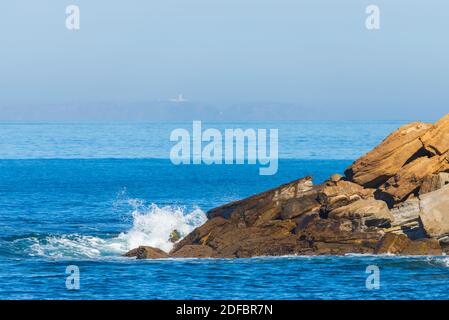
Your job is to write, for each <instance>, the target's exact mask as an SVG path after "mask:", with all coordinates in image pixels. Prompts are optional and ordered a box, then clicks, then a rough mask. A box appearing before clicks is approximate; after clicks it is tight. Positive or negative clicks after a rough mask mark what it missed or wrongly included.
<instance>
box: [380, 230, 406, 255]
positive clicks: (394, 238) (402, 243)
mask: <svg viewBox="0 0 449 320" xmlns="http://www.w3.org/2000/svg"><path fill="white" fill-rule="evenodd" d="M410 242H411V240H410V239H409V238H408V237H407V236H406V235H404V234H394V233H387V234H385V235H384V236H383V237H382V239H381V240H380V241H379V243H378V244H377V247H376V251H375V253H376V254H399V253H401V252H402V251H403V250H404V249H405V248H407V247H408V246H409V244H410Z"/></svg>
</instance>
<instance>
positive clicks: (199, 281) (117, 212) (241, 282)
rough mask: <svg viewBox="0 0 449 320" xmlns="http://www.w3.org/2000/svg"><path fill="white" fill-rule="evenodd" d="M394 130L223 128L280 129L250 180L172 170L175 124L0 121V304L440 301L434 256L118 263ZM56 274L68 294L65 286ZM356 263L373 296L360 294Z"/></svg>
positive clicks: (208, 170) (385, 125)
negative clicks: (76, 275)
mask: <svg viewBox="0 0 449 320" xmlns="http://www.w3.org/2000/svg"><path fill="white" fill-rule="evenodd" d="M400 124H401V123H400V122H367V123H354V122H338V123H325V122H316V123H314V122H307V123H294V122H292V123H274V122H271V123H257V124H256V125H255V124H254V123H242V124H235V123H234V124H233V126H234V127H254V126H255V127H256V128H279V130H280V133H279V134H280V139H281V140H280V154H281V158H282V159H281V160H280V164H279V171H278V173H277V174H276V175H275V176H259V175H258V167H257V166H249V165H239V166H224V165H223V166H205V165H199V166H174V165H172V164H171V162H170V161H169V160H167V159H166V158H167V154H168V153H169V148H170V143H169V141H168V135H169V132H170V130H171V128H175V127H187V126H188V125H189V124H186V123H169V124H115V125H114V124H55V123H53V124H36V123H32V124H30V123H28V124H24V123H1V124H0V134H1V136H2V137H7V139H2V141H1V142H0V230H1V233H0V298H3V299H11V298H12V299H22V298H26V299H49V298H56V299H99V298H104V299H116V298H124V299H149V298H152V299H183V298H192V299H196V298H202V299H250V298H251V299H302V298H307V299H313V298H317V299H328V298H337V299H347V298H349V299H377V298H394V299H404V298H416V299H418V298H419V299H422V298H424V299H426V298H436V299H443V298H447V292H448V289H449V285H448V283H449V282H448V277H449V268H448V260H447V258H445V257H433V258H429V257H414V258H404V257H402V258H399V257H370V256H364V257H362V256H347V257H280V258H253V259H240V260H239V259H230V260H227V259H205V260H195V259H177V260H174V259H172V260H163V261H162V260H158V261H136V260H133V259H128V258H123V257H121V254H123V253H124V252H126V251H127V250H129V249H131V248H134V247H135V246H137V245H140V244H147V245H152V246H157V247H160V248H162V249H164V250H169V249H170V247H171V245H172V244H171V243H170V242H169V241H168V236H169V233H170V232H171V230H173V229H174V228H176V229H178V230H179V231H181V233H182V234H184V235H185V234H187V233H188V232H190V231H191V230H192V229H193V228H195V227H196V226H198V225H200V224H202V223H203V222H204V220H205V214H204V212H205V211H207V210H208V209H210V208H212V207H214V206H217V205H220V204H223V203H226V202H228V201H232V200H235V199H239V198H243V197H246V196H249V195H251V194H254V193H256V192H260V191H263V190H266V189H268V188H271V187H275V186H277V185H279V184H281V183H285V182H287V181H290V180H294V179H297V178H299V177H302V176H305V175H313V176H314V180H315V182H317V183H318V182H321V181H323V180H324V179H325V178H327V177H328V176H329V175H330V174H332V173H335V172H342V171H343V170H344V169H345V168H346V167H347V166H348V165H349V164H350V163H351V161H352V159H354V158H356V157H358V156H360V155H361V154H362V153H364V152H366V151H367V150H369V149H370V148H372V147H373V146H374V145H376V144H377V143H378V142H380V141H381V140H382V139H383V138H384V137H385V135H386V134H388V133H389V132H390V131H391V130H393V129H394V128H396V127H398V126H399V125H400ZM210 126H212V124H211V125H210ZM214 126H216V127H220V126H221V127H220V128H225V127H228V126H227V125H226V124H220V125H218V124H216V125H214ZM68 265H76V266H78V267H79V268H80V272H81V277H80V290H75V291H69V290H67V289H66V286H65V281H66V276H67V275H66V274H65V270H66V267H67V266H68ZM369 265H376V266H378V267H379V268H380V289H379V290H368V289H367V288H366V286H365V281H366V279H367V277H368V276H369V274H367V273H366V272H365V271H366V268H367V266H369Z"/></svg>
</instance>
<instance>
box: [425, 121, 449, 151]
mask: <svg viewBox="0 0 449 320" xmlns="http://www.w3.org/2000/svg"><path fill="white" fill-rule="evenodd" d="M421 140H422V143H423V144H424V147H425V148H426V150H427V151H429V152H431V153H432V154H434V155H442V154H444V153H446V152H448V151H449V114H448V115H446V116H444V117H443V118H442V119H440V120H439V121H438V122H437V123H435V125H434V126H433V127H432V128H431V129H430V130H428V131H427V132H426V133H425V134H424V135H423V136H422V138H421Z"/></svg>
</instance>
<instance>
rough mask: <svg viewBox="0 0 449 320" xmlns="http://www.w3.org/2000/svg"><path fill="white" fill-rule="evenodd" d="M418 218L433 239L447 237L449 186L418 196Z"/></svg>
mask: <svg viewBox="0 0 449 320" xmlns="http://www.w3.org/2000/svg"><path fill="white" fill-rule="evenodd" d="M420 200H421V201H420V208H421V213H420V218H421V221H422V224H423V226H424V229H425V230H426V233H427V234H428V235H429V236H430V237H433V238H442V237H444V236H447V235H449V185H447V186H445V187H443V188H441V189H439V190H436V191H433V192H430V193H426V194H423V195H421V196H420Z"/></svg>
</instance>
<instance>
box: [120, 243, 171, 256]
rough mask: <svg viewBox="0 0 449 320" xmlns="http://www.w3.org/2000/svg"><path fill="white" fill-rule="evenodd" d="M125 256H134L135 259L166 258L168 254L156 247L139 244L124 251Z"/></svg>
mask: <svg viewBox="0 0 449 320" xmlns="http://www.w3.org/2000/svg"><path fill="white" fill-rule="evenodd" d="M123 256H125V257H136V258H137V259H163V258H168V254H167V253H166V252H165V251H162V250H161V249H158V248H153V247H149V246H140V247H138V248H135V249H132V250H130V251H128V252H127V253H125V254H124V255H123Z"/></svg>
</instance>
